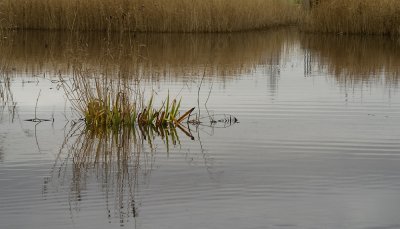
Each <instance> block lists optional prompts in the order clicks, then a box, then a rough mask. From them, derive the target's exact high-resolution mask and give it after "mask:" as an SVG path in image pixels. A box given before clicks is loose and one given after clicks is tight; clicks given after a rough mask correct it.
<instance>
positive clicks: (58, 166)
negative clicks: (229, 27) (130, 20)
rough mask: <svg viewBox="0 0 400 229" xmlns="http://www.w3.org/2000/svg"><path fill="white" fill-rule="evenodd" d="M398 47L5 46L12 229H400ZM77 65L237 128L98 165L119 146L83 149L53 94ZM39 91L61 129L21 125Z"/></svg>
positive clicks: (0, 137)
mask: <svg viewBox="0 0 400 229" xmlns="http://www.w3.org/2000/svg"><path fill="white" fill-rule="evenodd" d="M121 47H122V48H121ZM399 49H400V44H399V42H398V41H396V40H392V39H390V38H386V37H358V36H335V35H306V34H301V33H299V32H297V31H295V30H277V31H268V32H257V33H245V34H240V33H238V34H219V35H215V34H202V35H179V34H170V35H161V34H155V35H137V36H135V37H133V36H132V37H130V38H127V37H120V36H115V37H107V36H106V35H102V34H86V35H80V36H76V35H68V34H61V33H44V32H32V33H27V34H20V33H16V34H8V35H7V38H4V39H3V40H2V43H1V50H2V52H1V53H2V54H1V58H0V60H1V61H2V63H3V64H2V65H3V66H7V68H5V69H3V70H2V71H3V73H4V74H3V75H4V76H3V79H4V78H5V77H6V76H8V77H9V78H10V90H7V89H6V88H2V89H1V90H3V91H5V92H11V93H12V95H13V97H12V99H10V98H9V99H4V96H3V101H2V104H3V105H4V103H5V101H4V100H7V104H6V105H5V106H2V107H3V108H4V109H3V111H2V119H1V121H0V126H1V128H0V184H1V189H0V222H1V228H120V227H129V228H360V229H366V228H400V219H399V218H398V212H399V210H400V209H399V206H400V198H399V195H398V194H399V192H400V169H399V163H400V151H399V149H400V130H399V128H398V125H399V123H400V96H399V93H400V89H399V87H398V86H399V72H400V71H399V70H400V64H399V63H400V61H399V60H400V52H399ZM71 56H73V57H75V58H72V57H71ZM77 64H81V65H82V66H83V67H84V68H90V69H92V70H96V71H98V72H108V73H109V74H111V75H112V74H115V75H117V73H119V74H120V76H124V77H127V76H132V75H135V76H140V78H141V82H142V84H143V86H144V87H146V89H147V90H148V91H149V90H150V89H152V90H154V91H155V92H156V93H157V95H159V98H163V97H164V96H165V95H166V94H167V93H168V91H169V93H170V94H171V95H179V96H182V98H183V102H182V103H183V105H182V106H183V107H184V108H189V107H192V106H197V102H198V101H197V99H198V98H199V99H200V101H199V103H200V106H201V115H202V116H204V115H206V113H207V112H206V109H205V106H204V104H205V103H206V106H207V108H208V111H209V112H210V114H216V115H218V114H231V115H234V116H235V117H237V118H238V119H239V122H240V123H237V124H234V125H232V126H229V127H226V128H222V127H223V125H222V126H221V125H218V126H215V127H213V128H212V127H208V126H200V127H198V128H196V127H191V129H192V134H193V136H194V137H195V140H191V139H190V138H189V137H187V136H186V135H185V134H184V133H183V132H181V131H179V130H177V133H178V135H179V140H180V143H179V142H177V143H176V144H175V145H173V144H172V142H171V141H170V142H169V143H170V144H169V145H168V147H167V145H166V143H165V140H164V141H163V139H162V138H161V137H159V136H156V135H150V136H148V135H145V136H143V135H142V134H140V131H138V130H137V131H138V132H137V135H136V136H137V138H138V139H137V140H136V141H134V140H129V141H128V143H129V144H128V145H130V146H131V147H130V148H129V147H128V146H125V145H123V146H122V147H119V148H118V147H117V148H115V147H114V148H107V147H105V148H104V149H105V150H112V154H111V156H107V155H109V154H107V153H104V152H106V151H100V153H96V152H97V151H96V150H95V147H93V148H84V147H83V146H84V145H86V146H98V144H99V142H100V143H101V142H109V143H110V142H111V140H110V139H108V140H107V139H100V140H99V139H97V138H96V137H95V138H93V137H88V136H85V135H83V136H82V135H81V131H80V129H79V126H77V125H75V126H73V124H72V122H71V121H70V120H72V119H74V118H77V117H76V115H74V114H73V112H72V111H71V109H70V105H69V103H68V101H67V100H66V98H65V94H64V92H63V90H62V89H61V88H58V87H57V85H58V83H59V82H57V81H58V80H59V77H58V76H59V75H61V76H62V77H63V78H64V79H69V77H70V76H71V69H70V68H71V66H74V65H77ZM204 73H205V77H204V78H203V74H204ZM115 77H117V76H115ZM3 79H2V82H3V83H4V82H5V80H3ZM199 88H200V89H199ZM39 91H40V97H39V100H38V107H37V117H39V118H46V119H52V118H53V117H54V122H53V121H50V122H42V123H39V124H36V123H32V122H26V121H24V120H25V119H30V118H33V117H34V115H35V114H34V113H35V104H36V98H37V95H38V94H39ZM210 91H211V93H210ZM198 92H199V96H198ZM208 96H209V99H208V101H207V98H208ZM12 101H13V102H15V103H16V107H15V109H13V106H10V104H12ZM206 101H207V102H206ZM158 102H160V101H158ZM219 117H220V116H219ZM218 127H220V128H218ZM71 129H72V132H71ZM75 129H78V130H77V131H76V132H73V130H75ZM80 136H81V137H80ZM79 139H81V140H82V141H79ZM93 139H94V141H93ZM149 139H150V140H151V144H150V143H148V140H149ZM118 144H121V142H120V143H118ZM83 149H86V150H83ZM120 151H121V152H122V153H120ZM110 152H111V151H110ZM116 155H120V157H117V156H116Z"/></svg>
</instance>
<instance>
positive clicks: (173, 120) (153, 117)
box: [60, 72, 194, 129]
mask: <svg viewBox="0 0 400 229" xmlns="http://www.w3.org/2000/svg"><path fill="white" fill-rule="evenodd" d="M60 81H61V82H62V85H63V87H64V89H65V91H66V94H67V97H68V98H69V100H70V102H71V104H72V106H73V107H74V108H75V109H76V110H77V111H78V112H79V114H80V115H81V116H83V118H84V120H85V122H86V124H87V125H88V126H90V127H91V128H100V129H103V128H105V129H107V128H111V129H119V128H121V127H123V126H133V125H139V126H154V127H156V128H164V127H168V126H178V125H180V124H181V123H182V122H183V121H184V120H185V119H186V118H188V117H189V116H190V114H191V113H192V111H193V110H194V108H192V109H190V110H188V111H186V112H185V113H183V114H182V115H180V113H179V109H180V105H181V102H180V100H179V101H177V100H176V99H172V100H170V97H169V95H168V96H167V98H166V99H165V101H164V102H163V103H162V105H161V107H160V108H156V107H155V106H154V103H153V101H154V97H153V96H151V98H150V99H149V101H148V102H147V103H146V102H145V99H144V95H143V93H141V92H140V90H139V86H138V85H129V80H122V79H118V80H112V79H109V78H107V77H102V78H101V79H90V77H88V76H87V75H84V74H82V72H77V74H76V75H75V76H74V77H73V79H72V81H73V82H72V84H68V83H67V82H66V81H64V80H63V79H61V80H60Z"/></svg>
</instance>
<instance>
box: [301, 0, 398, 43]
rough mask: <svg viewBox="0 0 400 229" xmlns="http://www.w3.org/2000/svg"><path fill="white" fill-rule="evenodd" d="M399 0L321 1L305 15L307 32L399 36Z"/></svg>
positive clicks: (304, 25)
mask: <svg viewBox="0 0 400 229" xmlns="http://www.w3.org/2000/svg"><path fill="white" fill-rule="evenodd" d="M399 15H400V1H398V0H379V1H377V0H321V1H320V3H319V4H318V5H316V6H315V7H314V8H313V9H311V11H310V12H309V13H308V14H307V16H306V17H305V18H304V24H303V28H304V29H305V30H306V31H312V32H324V33H344V34H392V35H400V17H399Z"/></svg>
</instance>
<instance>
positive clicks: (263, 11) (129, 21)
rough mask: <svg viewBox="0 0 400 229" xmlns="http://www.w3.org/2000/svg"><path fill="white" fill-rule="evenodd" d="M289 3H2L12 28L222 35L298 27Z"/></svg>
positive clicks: (2, 22)
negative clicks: (224, 33)
mask: <svg viewBox="0 0 400 229" xmlns="http://www.w3.org/2000/svg"><path fill="white" fill-rule="evenodd" d="M298 17H299V7H298V4H295V3H293V1H289V0H247V1H243V0H201V1H200V0H199V1H193V0H163V1H159V0H83V1H82V0H52V1H48V0H12V1H9V0H0V27H2V28H7V29H45V30H49V29H50V30H84V31H93V30H102V31H146V32H148V31H157V32H172V31H174V32H178V31H179V32H198V31H202V32H218V31H238V30H251V29H261V28H265V27H270V26H276V25H287V24H292V23H295V22H296V21H297V20H298Z"/></svg>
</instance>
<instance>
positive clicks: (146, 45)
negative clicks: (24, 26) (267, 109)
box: [0, 30, 297, 80]
mask: <svg viewBox="0 0 400 229" xmlns="http://www.w3.org/2000/svg"><path fill="white" fill-rule="evenodd" d="M296 34H297V33H293V31H290V30H278V31H270V32H248V33H229V34H227V33H222V34H123V35H116V34H113V35H107V34H103V33H88V34H83V35H82V34H79V35H78V34H70V33H64V32H40V31H36V32H34V31H33V32H23V33H22V32H14V33H10V34H7V39H4V40H3V41H2V42H1V43H0V52H1V54H0V55H1V61H2V66H6V69H8V70H11V69H14V70H15V71H17V72H19V73H32V74H43V73H50V74H56V75H57V74H60V73H70V71H71V66H72V65H78V64H79V65H82V66H83V67H86V68H90V69H96V70H98V71H99V72H101V73H103V72H105V71H106V72H107V73H109V74H110V73H113V74H114V75H129V76H132V75H134V76H140V77H143V78H145V79H153V80H154V79H159V78H160V77H164V76H188V75H189V76H190V75H198V73H199V72H201V73H202V72H203V71H204V68H205V67H207V73H208V75H213V76H218V77H227V76H232V75H238V74H242V73H249V72H252V71H254V69H255V68H256V67H257V66H260V65H262V66H264V65H276V64H277V63H279V61H280V59H281V55H282V49H283V47H284V46H285V45H293V43H294V42H295V40H296V38H297V35H296Z"/></svg>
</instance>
